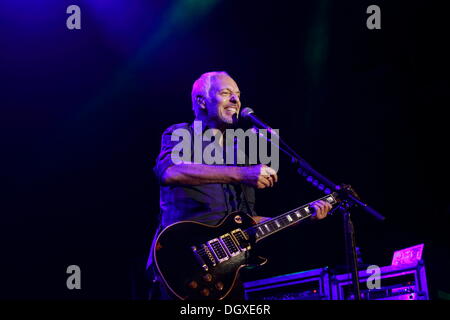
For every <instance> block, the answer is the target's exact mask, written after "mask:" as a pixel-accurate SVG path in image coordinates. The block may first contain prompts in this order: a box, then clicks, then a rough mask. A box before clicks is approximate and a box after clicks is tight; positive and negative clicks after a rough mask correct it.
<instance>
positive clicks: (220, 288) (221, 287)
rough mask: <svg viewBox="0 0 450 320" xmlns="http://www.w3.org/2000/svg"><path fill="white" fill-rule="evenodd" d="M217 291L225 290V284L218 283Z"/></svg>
mask: <svg viewBox="0 0 450 320" xmlns="http://www.w3.org/2000/svg"><path fill="white" fill-rule="evenodd" d="M216 289H217V290H219V291H222V290H223V282H221V281H219V282H217V283H216Z"/></svg>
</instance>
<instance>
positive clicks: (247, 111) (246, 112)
mask: <svg viewBox="0 0 450 320" xmlns="http://www.w3.org/2000/svg"><path fill="white" fill-rule="evenodd" d="M252 113H254V111H253V109H252V108H248V107H247V108H244V109H242V111H241V117H242V118H247V117H248V116H249V115H250V114H252Z"/></svg>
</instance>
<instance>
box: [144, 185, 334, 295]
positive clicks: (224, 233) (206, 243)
mask: <svg viewBox="0 0 450 320" xmlns="http://www.w3.org/2000/svg"><path fill="white" fill-rule="evenodd" d="M319 200H322V201H326V202H328V203H329V204H331V205H334V204H336V203H338V202H340V200H339V198H338V197H337V194H336V193H333V194H328V195H326V196H325V197H323V198H321V199H319ZM310 204H311V203H310ZM310 204H306V205H303V206H301V207H298V208H296V209H294V210H291V211H289V212H286V213H284V214H282V215H280V216H277V217H275V218H271V219H269V220H268V221H264V222H261V223H259V224H256V223H255V221H254V220H253V219H252V218H251V217H250V216H249V215H247V214H245V213H242V212H238V211H237V212H233V213H230V214H229V215H227V216H226V217H225V218H224V219H223V220H222V221H221V222H220V223H219V224H218V225H216V226H210V225H207V224H203V223H199V222H195V221H181V222H177V223H174V224H172V225H170V226H168V227H167V228H165V229H164V230H163V231H162V232H161V233H160V234H159V235H158V237H157V239H156V241H155V245H154V247H153V261H154V263H155V265H156V269H157V271H158V274H159V276H160V278H161V279H162V281H163V282H164V284H165V285H166V287H167V288H168V289H169V292H170V293H171V294H172V295H173V296H174V297H176V298H178V299H181V300H186V299H191V300H207V299H210V300H221V299H223V298H225V297H227V296H228V295H229V294H230V292H231V291H232V290H233V288H234V287H235V284H236V280H237V277H238V274H239V271H240V270H241V268H244V267H254V266H260V265H263V264H264V263H266V262H267V259H265V258H261V257H258V256H257V255H256V254H255V244H256V243H257V242H258V241H260V240H262V239H264V238H266V237H268V236H270V235H272V234H274V233H275V232H278V231H280V230H283V229H286V228H287V227H290V226H294V225H296V224H297V223H299V222H300V221H303V220H305V219H307V218H309V217H311V215H312V213H313V209H312V208H311V206H310Z"/></svg>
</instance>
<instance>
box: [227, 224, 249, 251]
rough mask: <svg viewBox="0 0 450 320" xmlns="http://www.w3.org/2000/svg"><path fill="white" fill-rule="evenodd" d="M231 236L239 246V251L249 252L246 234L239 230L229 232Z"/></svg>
mask: <svg viewBox="0 0 450 320" xmlns="http://www.w3.org/2000/svg"><path fill="white" fill-rule="evenodd" d="M231 235H232V236H233V237H234V239H235V240H236V242H237V243H238V244H239V249H240V250H241V251H245V250H250V248H251V246H250V241H249V238H248V236H247V234H246V233H245V232H244V231H242V230H241V229H236V230H233V231H231Z"/></svg>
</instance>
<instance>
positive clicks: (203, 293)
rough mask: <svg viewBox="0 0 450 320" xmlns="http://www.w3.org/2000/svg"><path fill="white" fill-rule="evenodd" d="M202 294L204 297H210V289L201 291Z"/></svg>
mask: <svg viewBox="0 0 450 320" xmlns="http://www.w3.org/2000/svg"><path fill="white" fill-rule="evenodd" d="M200 294H201V295H202V296H204V297H207V296H209V289H208V288H204V289H202V290H201V291H200Z"/></svg>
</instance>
